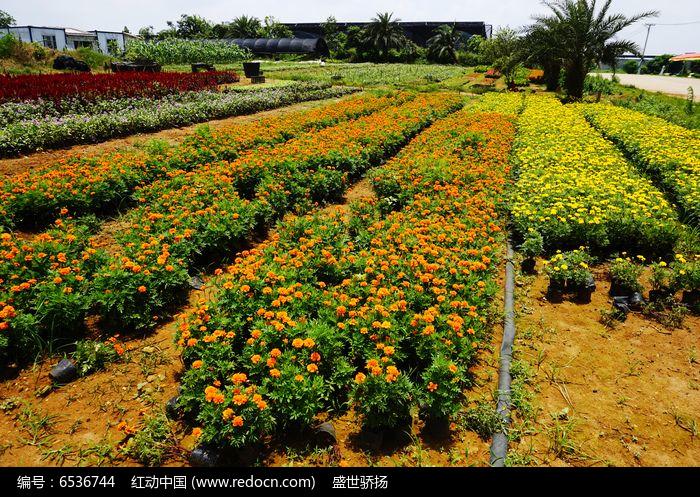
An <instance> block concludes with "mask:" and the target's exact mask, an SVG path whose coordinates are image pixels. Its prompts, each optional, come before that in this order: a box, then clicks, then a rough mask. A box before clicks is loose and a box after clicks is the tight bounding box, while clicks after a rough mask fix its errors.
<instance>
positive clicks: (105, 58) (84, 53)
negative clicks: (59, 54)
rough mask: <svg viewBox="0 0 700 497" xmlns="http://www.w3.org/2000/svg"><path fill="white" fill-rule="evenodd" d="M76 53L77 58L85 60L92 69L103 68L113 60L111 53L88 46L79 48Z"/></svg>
mask: <svg viewBox="0 0 700 497" xmlns="http://www.w3.org/2000/svg"><path fill="white" fill-rule="evenodd" d="M76 54H77V58H78V59H80V60H82V61H84V62H85V63H86V64H87V65H88V66H90V68H91V69H101V68H103V67H104V66H105V64H109V63H110V62H111V60H112V57H110V56H109V55H105V54H103V53H102V52H97V51H95V50H92V49H90V48H86V47H84V48H79V49H77V50H76Z"/></svg>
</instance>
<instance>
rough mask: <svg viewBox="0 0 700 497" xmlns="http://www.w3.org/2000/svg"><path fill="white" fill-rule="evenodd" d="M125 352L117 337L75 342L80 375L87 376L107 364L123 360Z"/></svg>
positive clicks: (75, 355)
mask: <svg viewBox="0 0 700 497" xmlns="http://www.w3.org/2000/svg"><path fill="white" fill-rule="evenodd" d="M123 354H124V347H123V346H122V345H121V344H119V343H118V342H117V340H116V337H115V338H112V339H109V340H107V341H105V342H98V341H94V340H81V341H79V342H78V343H76V344H75V352H74V353H73V358H74V359H75V362H76V363H77V365H78V373H79V374H80V376H86V375H88V374H90V373H92V372H94V371H99V370H102V369H104V368H105V366H106V365H107V364H110V363H113V362H117V361H119V360H121V359H122V356H123Z"/></svg>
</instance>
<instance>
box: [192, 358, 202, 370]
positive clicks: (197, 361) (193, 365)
mask: <svg viewBox="0 0 700 497" xmlns="http://www.w3.org/2000/svg"><path fill="white" fill-rule="evenodd" d="M202 364H204V362H203V361H200V360H199V359H197V360H196V361H194V362H193V363H192V367H193V368H194V369H199V368H201V367H202Z"/></svg>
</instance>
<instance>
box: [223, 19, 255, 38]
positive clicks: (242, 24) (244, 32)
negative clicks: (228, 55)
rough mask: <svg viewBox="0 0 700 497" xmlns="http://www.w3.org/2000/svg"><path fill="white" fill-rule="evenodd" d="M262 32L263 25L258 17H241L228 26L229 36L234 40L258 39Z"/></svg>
mask: <svg viewBox="0 0 700 497" xmlns="http://www.w3.org/2000/svg"><path fill="white" fill-rule="evenodd" d="M261 31H262V23H261V22H260V19H258V18H257V17H248V16H246V15H243V16H239V17H236V18H235V19H234V20H232V21H231V23H230V24H229V25H228V32H229V35H230V36H232V37H233V38H257V37H258V36H260V32H261Z"/></svg>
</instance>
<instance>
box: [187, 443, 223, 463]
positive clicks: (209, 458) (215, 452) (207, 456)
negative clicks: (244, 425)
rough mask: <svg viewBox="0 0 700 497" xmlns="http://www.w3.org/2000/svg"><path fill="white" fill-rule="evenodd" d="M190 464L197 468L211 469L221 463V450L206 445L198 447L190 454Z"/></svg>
mask: <svg viewBox="0 0 700 497" xmlns="http://www.w3.org/2000/svg"><path fill="white" fill-rule="evenodd" d="M189 460H190V464H191V465H192V466H195V467H199V468H213V467H215V466H218V465H219V462H220V461H221V450H220V449H218V448H215V447H210V446H208V445H198V446H197V447H195V448H194V450H193V451H192V452H190V457H189Z"/></svg>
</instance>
